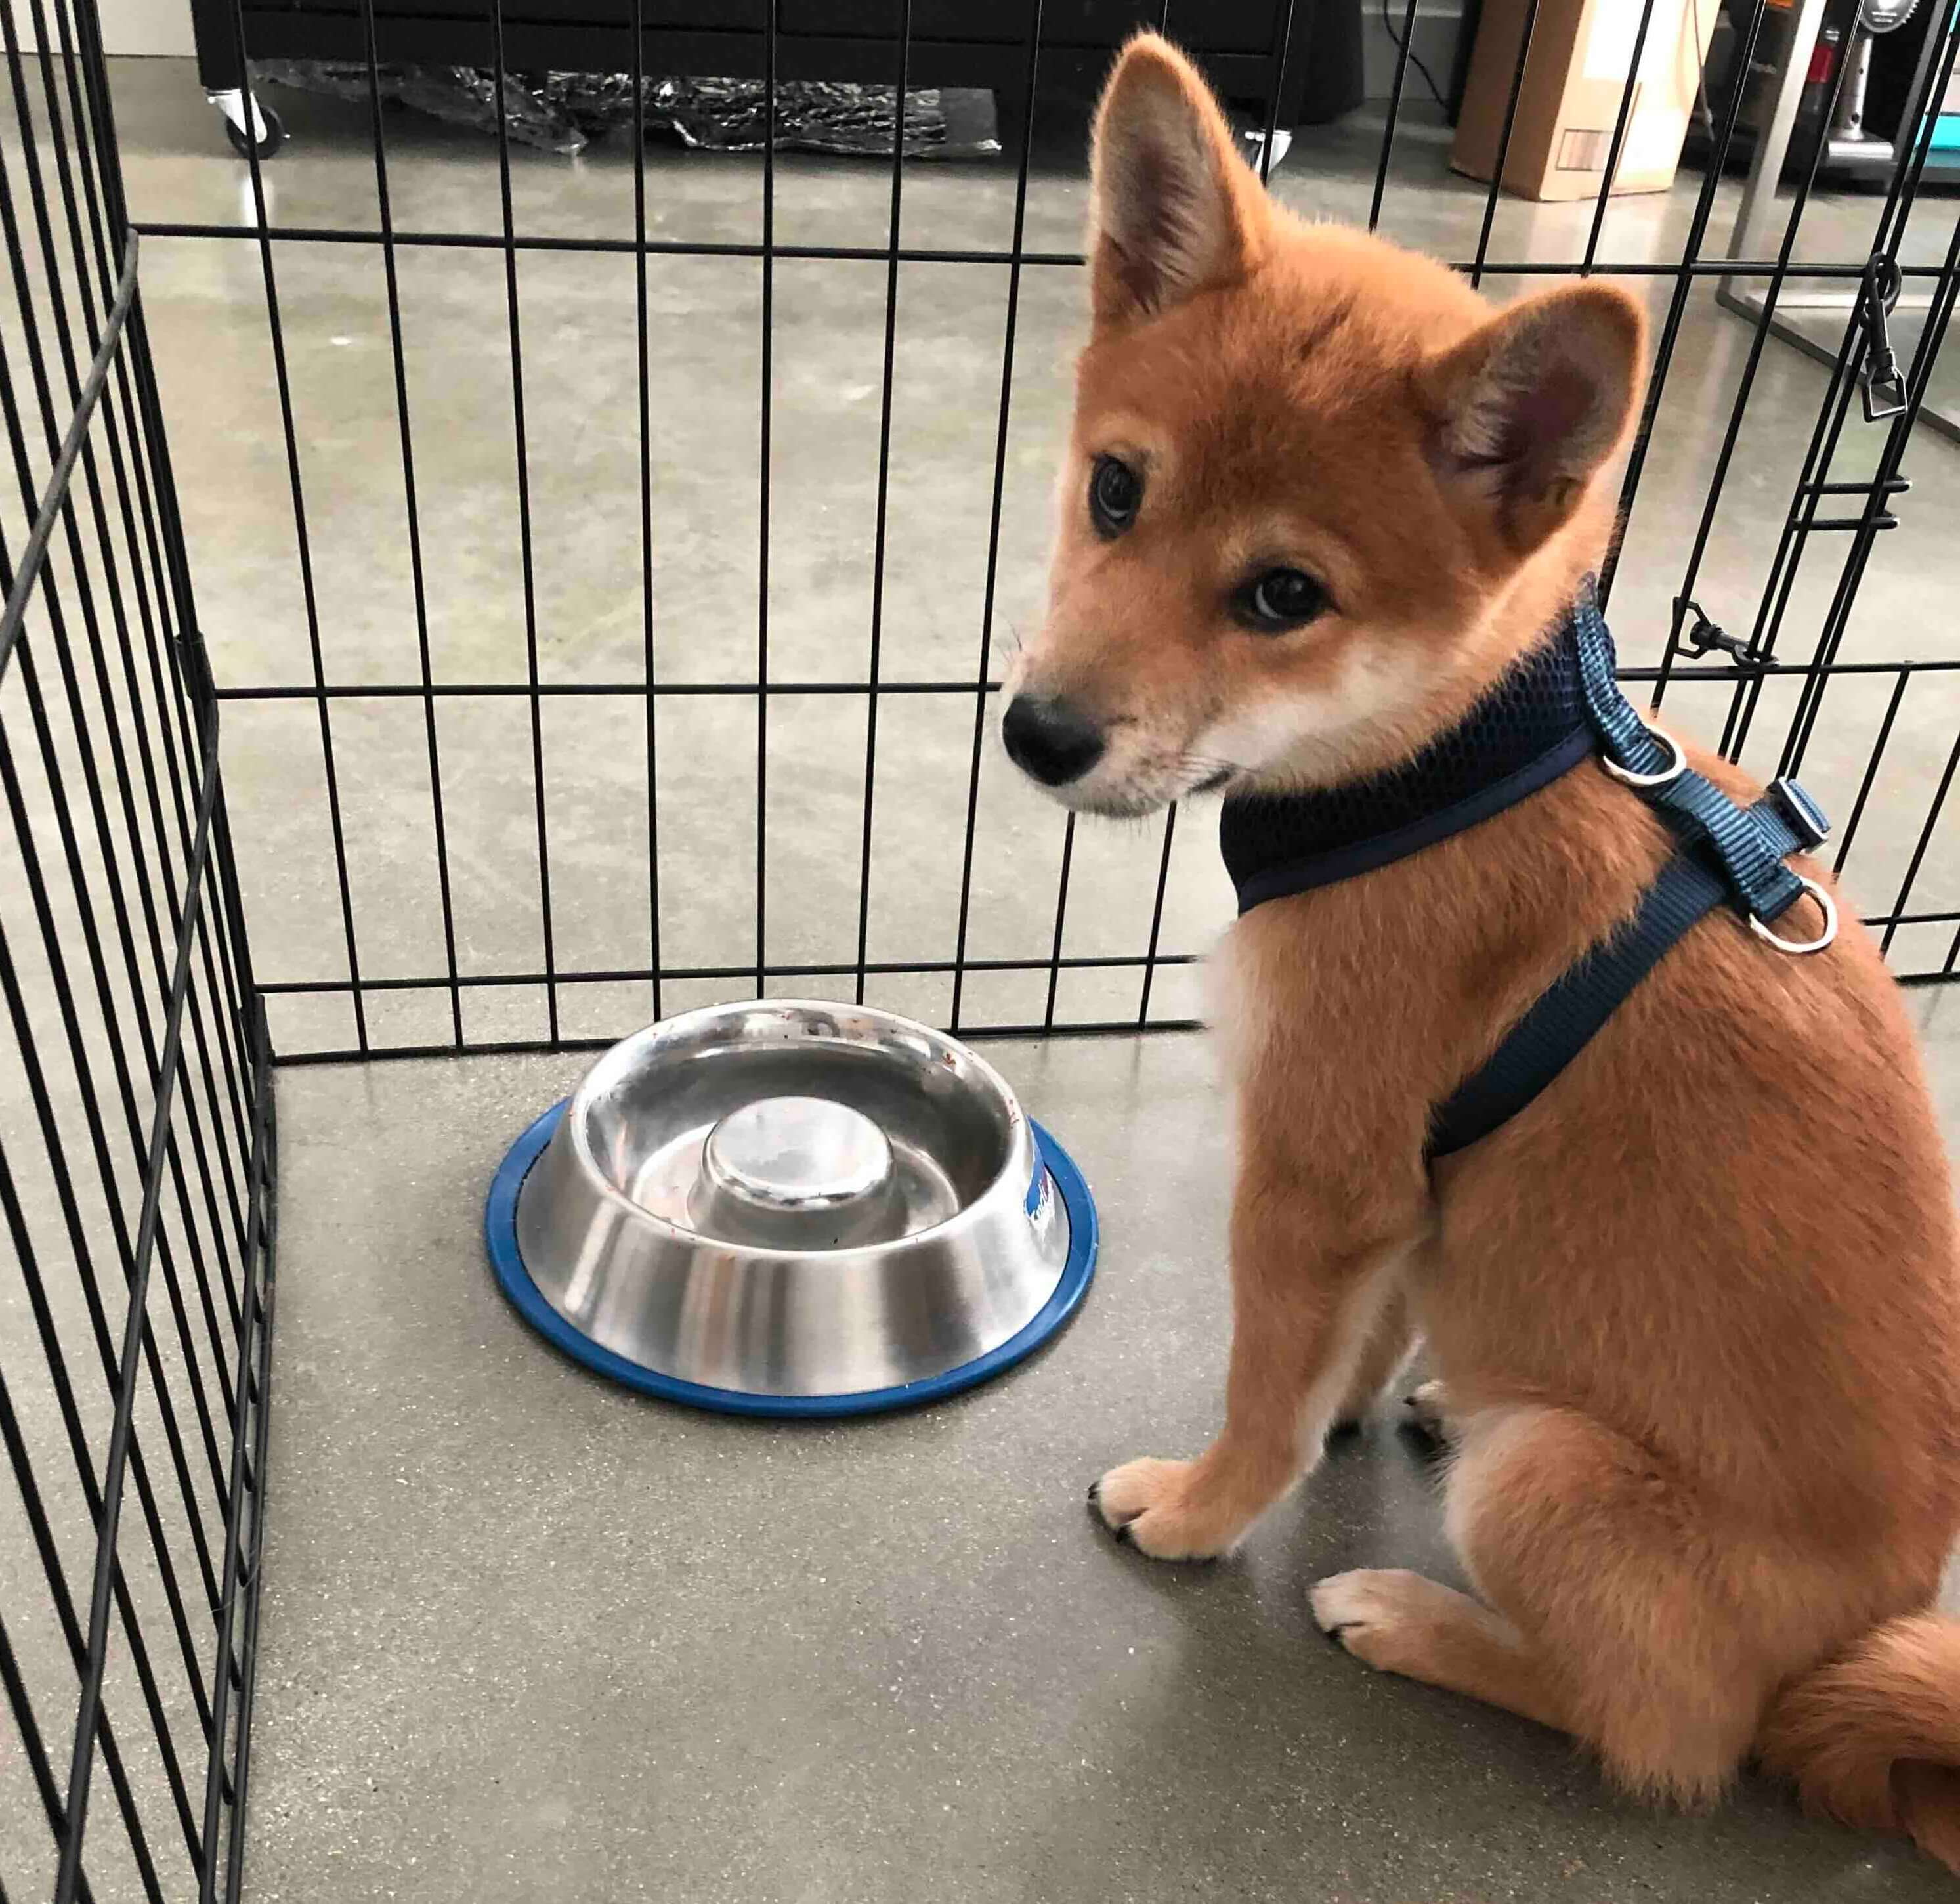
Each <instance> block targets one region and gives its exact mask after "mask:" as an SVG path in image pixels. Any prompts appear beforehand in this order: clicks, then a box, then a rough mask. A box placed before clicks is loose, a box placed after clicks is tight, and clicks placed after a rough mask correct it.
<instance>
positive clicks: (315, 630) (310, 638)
mask: <svg viewBox="0 0 1960 1904" xmlns="http://www.w3.org/2000/svg"><path fill="white" fill-rule="evenodd" d="M232 18H233V21H234V24H235V26H236V28H237V34H238V42H239V44H240V46H243V44H244V43H245V11H244V0H232ZM246 167H247V177H248V179H249V181H250V186H251V199H252V218H253V225H254V227H255V228H256V231H257V234H258V245H259V275H260V277H261V279H262V280H263V283H264V285H265V291H266V334H267V337H268V339H269V342H270V345H271V347H272V382H273V387H274V389H275V391H276V392H277V393H278V400H279V428H280V431H281V433H282V436H283V437H284V438H285V451H286V485H287V489H288V492H289V493H290V495H291V499H292V510H293V541H294V556H295V559H297V561H298V565H299V577H300V600H301V605H302V607H304V611H305V616H306V629H307V660H308V661H309V663H310V666H311V668H312V671H313V694H314V705H315V708H316V709H317V713H318V718H319V724H320V771H321V777H322V778H323V781H324V782H325V788H326V814H327V825H328V830H329V834H330V835H331V837H332V840H333V872H334V884H335V886H336V889H337V890H338V892H339V898H340V927H341V935H342V940H343V942H344V944H345V949H346V956H347V980H348V999H349V1001H350V1002H351V1004H352V1008H353V1012H354V1036H355V1043H356V1045H357V1046H358V1047H359V1049H360V1050H361V1052H363V1053H364V1052H366V1051H367V1050H368V1014H367V1006H366V1004H365V1001H364V997H363V995H362V992H361V954H360V948H359V947H358V944H357V943H356V941H355V931H354V893H353V887H352V882H351V881H350V880H349V879H348V871H347V830H346V827H345V824H344V823H343V820H342V813H341V805H340V776H339V769H338V768H337V766H336V763H335V759H334V748H333V718H332V716H331V715H330V714H329V711H328V707H327V697H326V654H325V651H324V649H323V645H322V642H321V638H320V597H319V591H318V590H317V587H315V584H314V578H313V539H312V537H311V536H310V534H309V533H308V531H307V506H306V491H305V488H304V484H303V482H301V476H300V445H299V431H298V425H297V424H296V423H295V422H294V416H293V388H292V377H291V371H290V370H289V368H288V365H287V361H286V333H285V323H284V322H283V320H282V318H281V316H280V311H279V285H278V272H277V271H276V270H275V267H274V266H273V263H272V235H271V224H272V221H271V220H270V219H269V218H268V217H267V216H266V180H265V176H264V174H263V170H262V169H261V167H260V163H259V151H258V148H257V147H256V145H249V146H248V149H247V154H246Z"/></svg>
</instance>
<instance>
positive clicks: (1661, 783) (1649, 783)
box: [1599, 728, 1688, 794]
mask: <svg viewBox="0 0 1960 1904" xmlns="http://www.w3.org/2000/svg"><path fill="white" fill-rule="evenodd" d="M1647 732H1648V733H1649V734H1652V735H1653V738H1654V739H1655V740H1657V741H1658V742H1659V743H1660V744H1661V746H1663V747H1665V748H1666V750H1667V751H1668V753H1669V754H1670V755H1671V756H1672V758H1671V759H1669V762H1668V763H1667V765H1666V766H1664V767H1663V768H1661V769H1659V772H1656V773H1636V772H1634V769H1632V768H1631V767H1623V766H1621V765H1620V763H1619V762H1618V761H1617V760H1615V759H1614V758H1613V756H1612V755H1611V754H1610V753H1602V755H1600V756H1599V764H1600V766H1602V767H1604V768H1605V769H1606V771H1607V772H1608V773H1609V774H1611V775H1612V776H1613V778H1615V780H1618V781H1620V782H1623V783H1624V785H1627V786H1629V787H1631V788H1634V791H1636V792H1637V793H1643V794H1649V793H1656V792H1658V791H1659V789H1660V788H1663V787H1671V786H1672V785H1673V784H1674V783H1675V782H1676V781H1677V780H1678V779H1679V778H1681V776H1682V775H1683V774H1684V773H1685V772H1687V771H1688V756H1687V755H1686V754H1685V753H1683V752H1682V748H1681V743H1680V742H1679V741H1678V740H1675V738H1674V737H1673V736H1672V734H1661V733H1658V732H1656V730H1654V729H1653V728H1648V729H1647Z"/></svg>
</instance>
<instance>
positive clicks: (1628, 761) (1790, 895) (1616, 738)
mask: <svg viewBox="0 0 1960 1904" xmlns="http://www.w3.org/2000/svg"><path fill="white" fill-rule="evenodd" d="M1572 622H1573V634H1574V635H1575V637H1576V638H1577V642H1578V645H1579V680H1580V693H1581V695H1582V696H1583V697H1584V699H1585V702H1586V715H1587V717H1588V718H1589V720H1590V721H1592V724H1593V731H1594V732H1595V733H1596V734H1598V736H1599V745H1600V749H1601V751H1602V753H1604V754H1605V756H1606V759H1608V762H1609V763H1611V764H1612V766H1615V767H1617V768H1618V769H1620V772H1621V778H1624V779H1626V780H1627V781H1628V785H1631V786H1632V787H1633V788H1634V791H1636V792H1637V793H1638V794H1640V798H1642V799H1643V800H1644V801H1647V804H1648V805H1649V806H1650V807H1653V808H1654V809H1655V810H1656V811H1657V812H1658V813H1659V815H1660V817H1661V818H1662V819H1663V820H1666V822H1667V823H1668V825H1669V827H1670V828H1671V829H1672V831H1673V833H1674V834H1675V837H1676V838H1677V839H1679V840H1680V841H1681V842H1682V844H1683V845H1693V844H1694V843H1695V842H1698V841H1705V842H1707V845H1708V846H1709V847H1710V849H1712V851H1713V853H1714V855H1715V857H1716V858H1717V861H1719V862H1720V866H1721V868H1722V871H1723V876H1724V877H1725V878H1726V881H1727V883H1728V886H1729V891H1730V894H1731V896H1733V899H1734V900H1735V902H1736V907H1737V909H1738V910H1739V911H1740V912H1742V913H1743V914H1744V915H1745V916H1748V915H1753V916H1755V918H1757V919H1761V921H1762V922H1763V923H1764V925H1769V924H1771V922H1774V920H1776V919H1780V917H1782V915H1783V914H1784V913H1785V912H1788V911H1789V910H1790V908H1791V907H1792V906H1794V905H1795V904H1796V902H1797V901H1798V900H1799V899H1801V898H1802V897H1803V892H1804V886H1803V880H1801V879H1800V878H1799V877H1798V876H1797V875H1796V874H1795V873H1793V872H1792V871H1790V868H1788V867H1787V866H1786V865H1785V864H1783V856H1784V855H1786V854H1788V853H1792V852H1797V851H1799V850H1800V849H1799V848H1798V847H1797V846H1795V845H1783V844H1781V843H1780V839H1779V837H1778V836H1776V835H1774V834H1773V833H1771V832H1770V831H1769V830H1768V829H1766V828H1765V827H1764V825H1763V824H1762V813H1763V809H1762V807H1761V806H1760V805H1758V806H1756V807H1739V806H1738V805H1737V804H1736V802H1735V801H1733V800H1731V799H1730V798H1729V796H1728V795H1727V794H1725V793H1724V792H1723V791H1722V790H1721V788H1719V787H1717V785H1715V784H1714V782H1713V781H1711V780H1708V779H1707V778H1704V777H1703V776H1702V775H1700V774H1698V773H1697V772H1694V769H1692V768H1691V767H1688V766H1685V765H1684V764H1683V763H1682V756H1681V753H1680V750H1678V748H1677V747H1675V744H1674V743H1673V742H1672V741H1671V740H1665V739H1663V737H1661V736H1660V735H1659V734H1656V733H1655V732H1654V731H1653V729H1652V728H1650V727H1649V726H1648V725H1647V723H1646V722H1645V721H1643V720H1642V719H1641V718H1640V716H1639V715H1638V714H1637V713H1636V712H1634V708H1633V706H1632V705H1631V703H1630V702H1628V699H1627V697H1626V696H1624V694H1622V693H1621V692H1620V687H1619V681H1618V670H1617V668H1616V667H1615V657H1614V654H1613V638H1612V636H1611V635H1609V634H1608V633H1607V632H1606V624H1605V620H1604V619H1603V618H1602V616H1601V615H1600V613H1599V603H1598V601H1597V600H1596V599H1595V598H1594V596H1593V590H1592V587H1591V585H1590V584H1587V585H1586V587H1583V588H1582V589H1581V590H1580V595H1579V600H1578V601H1577V603H1575V604H1574V605H1573V613H1572ZM1643 782H1648V783H1650V784H1645V785H1643V784H1642V783H1643ZM1802 797H1803V796H1802V795H1801V794H1799V796H1798V798H1802ZM1820 837H1821V834H1820ZM1806 843H1807V844H1810V845H1815V843H1816V842H1815V841H1812V842H1806Z"/></svg>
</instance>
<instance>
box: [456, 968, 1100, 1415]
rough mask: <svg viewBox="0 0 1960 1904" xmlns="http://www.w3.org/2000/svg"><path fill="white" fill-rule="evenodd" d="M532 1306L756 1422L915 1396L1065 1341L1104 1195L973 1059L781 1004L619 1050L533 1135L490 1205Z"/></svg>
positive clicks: (653, 1031)
mask: <svg viewBox="0 0 1960 1904" xmlns="http://www.w3.org/2000/svg"><path fill="white" fill-rule="evenodd" d="M485 1232H486V1235H487V1237H488V1243H489V1248H490V1256H491V1261H492V1265H493V1266H494V1267H495V1270H496V1272H497V1276H498V1281H499V1282H500V1283H501V1285H502V1286H503V1288H504V1293H505V1294H507V1295H508V1296H509V1297H510V1298H511V1301H512V1302H513V1303H514V1304H516V1306H517V1308H518V1310H519V1311H520V1313H522V1314H523V1316H524V1317H525V1318H526V1320H528V1321H529V1322H530V1323H532V1324H533V1326H535V1327H536V1328H537V1329H539V1331H540V1332H542V1333H543V1334H544V1335H545V1336H547V1337H548V1338H549V1339H550V1340H551V1341H552V1342H555V1343H556V1344H557V1345H558V1346H559V1347H560V1348H563V1349H565V1351H567V1352H568V1353H569V1354H571V1355H574V1356H575V1357H576V1358H578V1359H579V1360H580V1361H583V1362H584V1363H586V1364H587V1365H588V1366H589V1367H591V1368H595V1369H597V1370H598V1371H600V1372H601V1373H603V1374H607V1375H609V1376H612V1377H614V1378H615V1379H616V1380H620V1381H623V1382H625V1383H628V1384H629V1385H631V1386H632V1387H635V1388H639V1389H641V1390H646V1391H648V1392H649V1393H654V1394H657V1395H662V1396H667V1397H668V1398H669V1399H673V1400H677V1401H683V1402H689V1403H695V1404H696V1405H698V1406H704V1407H710V1408H721V1409H732V1410H735V1411H737V1412H742V1413H748V1414H765V1415H841V1414H854V1413H861V1412H870V1411H872V1410H874V1409H886V1408H899V1407H904V1406H908V1405H910V1404H913V1403H919V1402H924V1401H930V1400H932V1399H935V1398H937V1396H941V1395H946V1394H950V1393H953V1392H954V1391H955V1390H959V1389H962V1388H966V1387H971V1386H972V1384H973V1383H975V1382H979V1381H984V1380H985V1379H986V1378H987V1377H988V1376H990V1375H992V1374H998V1372H999V1371H1001V1370H1002V1369H1004V1368H1008V1367H1010V1365H1011V1364H1013V1363H1014V1362H1016V1361H1019V1360H1020V1358H1021V1357H1023V1355H1027V1354H1028V1353H1029V1352H1030V1351H1032V1350H1033V1349H1034V1348H1036V1347H1038V1346H1039V1345H1040V1344H1041V1343H1042V1342H1043V1341H1045V1339H1047V1338H1048V1336H1051V1335H1052V1334H1053V1333H1054V1332H1055V1330H1056V1329H1058V1328H1060V1327H1061V1325H1062V1324H1063V1323H1064V1322H1066V1321H1067V1320H1068V1317H1070V1315H1071V1314H1072V1313H1074V1310H1075V1307H1076V1306H1077V1304H1079V1303H1080V1301H1081V1299H1082V1295H1083V1291H1084V1290H1085V1289H1086V1288H1087V1286H1088V1283H1089V1278H1090V1275H1091V1274H1092V1273H1093V1269H1094V1265H1095V1254H1096V1218H1095V1211H1094V1206H1093V1204H1092V1202H1091V1201H1090V1196H1089V1192H1088V1187H1087V1185H1086V1184H1085V1183H1083V1180H1082V1178H1081V1176H1080V1173H1079V1172H1077V1170H1076V1168H1075V1167H1074V1164H1073V1163H1072V1162H1071V1161H1070V1160H1069V1158H1068V1156H1067V1155H1066V1154H1065V1153H1064V1152H1063V1151H1062V1150H1061V1148H1060V1147H1059V1146H1058V1145H1057V1144H1056V1143H1055V1141H1054V1139H1053V1138H1051V1137H1050V1136H1048V1134H1047V1133H1046V1132H1045V1131H1043V1130H1042V1129H1040V1127H1039V1126H1037V1125H1035V1124H1033V1123H1032V1122H1030V1121H1029V1119H1028V1118H1027V1116H1026V1115H1025V1114H1024V1113H1023V1111H1022V1110H1021V1108H1020V1105H1019V1104H1018V1103H1017V1102H1016V1101H1015V1099H1014V1095H1013V1092H1012V1091H1010V1090H1009V1089H1008V1088H1007V1085H1006V1084H1005V1083H1004V1081H1002V1079H1001V1076H1000V1075H999V1074H998V1072H997V1071H995V1070H994V1068H993V1067H992V1066H991V1065H988V1064H987V1063H986V1062H984V1061H983V1060H982V1059H980V1058H978V1057H977V1056H976V1055H975V1054H974V1053H973V1052H972V1051H970V1050H969V1049H967V1048H966V1046H964V1045H962V1044H960V1043H958V1042H957V1041H956V1040H953V1039H951V1038H949V1037H947V1036H944V1035H943V1033H939V1032H936V1031H932V1030H928V1029H927V1027H924V1025H920V1024H913V1023H912V1021H911V1020H909V1019H906V1018H901V1017H896V1016H895V1015H894V1014H892V1013H890V1012H886V1011H873V1010H871V1009H870V1008H868V1007H866V1006H863V1005H826V1004H822V1003H815V1002H811V1001H804V1000H798V999H779V998H772V999H767V1000H763V1001H757V1002H755V1003H753V1004H746V1005H715V1006H711V1007H710V1008H708V1009H706V1010H705V1011H693V1012H689V1013H688V1014H686V1015H685V1016H683V1017H677V1018H670V1019H667V1020H663V1022H662V1023H660V1024H657V1025H652V1026H650V1027H648V1029H647V1030H644V1031H642V1032H638V1033H635V1035H634V1036H632V1037H630V1038H628V1039H625V1040H623V1041H622V1043H619V1044H616V1045H615V1046H613V1049H611V1050H610V1051H609V1052H607V1053H606V1055H605V1056H604V1057H603V1058H602V1059H600V1061H599V1062H598V1063H597V1064H596V1065H593V1068H592V1069H591V1071H590V1072H588V1073H587V1075H586V1078H585V1081H584V1083H583V1084H581V1085H580V1086H579V1087H578V1091H576V1092H575V1093H574V1094H573V1095H572V1096H571V1097H570V1098H568V1099H567V1100H565V1103H562V1104H559V1105H558V1106H555V1107H554V1108H553V1109H552V1110H549V1111H548V1112H546V1114H545V1115H544V1116H543V1117H541V1118H539V1119H538V1121H537V1122H536V1123H535V1124H533V1126H531V1128H530V1129H529V1130H527V1132H525V1133H524V1135H523V1136H522V1137H521V1138H519V1139H518V1141H517V1144H516V1145H515V1146H514V1148H512V1150H511V1153H510V1154H509V1155H508V1157H506V1158H505V1159H504V1164H503V1167H502V1168H501V1170H498V1173H497V1176H496V1179H495V1182H494V1183H492V1186H491V1192H490V1199H489V1203H488V1208H487V1210H486V1211H485Z"/></svg>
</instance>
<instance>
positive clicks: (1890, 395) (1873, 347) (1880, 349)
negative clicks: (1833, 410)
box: [1858, 251, 1906, 423]
mask: <svg viewBox="0 0 1960 1904" xmlns="http://www.w3.org/2000/svg"><path fill="white" fill-rule="evenodd" d="M1900 282H1901V279H1900V276H1899V268H1898V259H1895V258H1888V257H1887V256H1885V253H1883V252H1882V251H1875V252H1873V253H1872V255H1871V257H1870V259H1869V261H1868V262H1867V263H1866V266H1865V275H1864V277H1863V280H1862V281H1861V284H1862V290H1861V293H1860V310H1861V312H1862V314H1863V320H1864V326H1865V361H1864V362H1863V364H1862V365H1860V367H1859V371H1858V396H1859V400H1860V403H1862V404H1863V406H1864V411H1865V421H1866V422H1867V423H1882V422H1885V419H1887V418H1888V417H1894V416H1898V415H1899V414H1900V413H1901V412H1902V411H1903V410H1904V409H1905V404H1906V395H1905V376H1904V372H1903V371H1901V370H1900V368H1899V365H1898V358H1896V357H1895V356H1894V355H1892V335H1891V333H1890V332H1889V331H1888V330H1887V329H1886V327H1885V320H1886V319H1887V318H1888V317H1890V316H1891V315H1892V307H1894V306H1895V304H1898V296H1899V285H1900Z"/></svg>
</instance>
